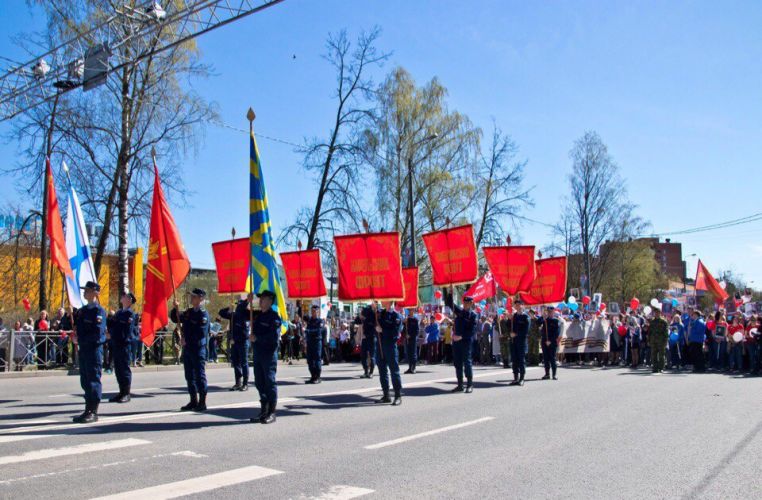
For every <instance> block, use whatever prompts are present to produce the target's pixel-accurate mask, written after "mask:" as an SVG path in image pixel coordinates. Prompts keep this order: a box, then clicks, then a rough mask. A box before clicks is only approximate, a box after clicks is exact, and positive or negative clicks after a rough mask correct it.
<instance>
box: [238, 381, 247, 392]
mask: <svg viewBox="0 0 762 500" xmlns="http://www.w3.org/2000/svg"><path fill="white" fill-rule="evenodd" d="M238 390H239V391H241V392H246V391H248V390H249V380H248V379H243V383H242V384H241V388H240V389H238Z"/></svg>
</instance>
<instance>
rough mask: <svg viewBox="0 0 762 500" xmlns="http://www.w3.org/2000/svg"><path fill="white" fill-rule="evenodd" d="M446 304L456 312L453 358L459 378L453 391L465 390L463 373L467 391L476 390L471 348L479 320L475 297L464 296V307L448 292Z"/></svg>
mask: <svg viewBox="0 0 762 500" xmlns="http://www.w3.org/2000/svg"><path fill="white" fill-rule="evenodd" d="M446 304H447V306H448V307H449V308H450V309H452V311H453V313H454V314H455V325H454V330H453V334H452V360H453V364H454V365H455V376H456V377H457V379H458V385H457V386H455V388H454V389H453V390H452V392H464V389H463V373H464V372H465V375H466V388H465V392H467V393H470V392H473V390H474V373H473V358H472V353H471V350H472V349H473V345H474V343H473V339H474V337H475V336H476V325H477V324H478V322H479V320H478V318H477V317H476V313H475V312H474V311H473V305H474V299H473V298H472V297H469V296H468V295H466V296H465V297H463V307H460V306H458V305H457V304H455V303H454V302H453V299H452V293H449V294H447V296H446Z"/></svg>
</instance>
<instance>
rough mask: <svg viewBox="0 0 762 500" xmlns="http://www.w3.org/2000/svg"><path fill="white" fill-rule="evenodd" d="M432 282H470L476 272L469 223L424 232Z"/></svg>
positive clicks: (477, 273)
mask: <svg viewBox="0 0 762 500" xmlns="http://www.w3.org/2000/svg"><path fill="white" fill-rule="evenodd" d="M423 243H424V244H425V245H426V250H427V251H428V253H429V260H430V261H431V271H432V274H433V281H434V285H437V286H448V285H463V284H466V283H473V282H474V281H476V278H477V277H478V275H479V266H478V262H477V258H476V242H474V228H473V226H472V225H471V224H468V225H465V226H459V227H453V228H448V229H442V230H439V231H434V232H433V233H428V234H424V235H423Z"/></svg>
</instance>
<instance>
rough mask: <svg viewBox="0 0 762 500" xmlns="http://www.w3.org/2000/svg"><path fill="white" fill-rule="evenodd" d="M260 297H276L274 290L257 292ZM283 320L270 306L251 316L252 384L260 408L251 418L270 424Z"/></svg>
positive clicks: (274, 400)
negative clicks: (257, 393)
mask: <svg viewBox="0 0 762 500" xmlns="http://www.w3.org/2000/svg"><path fill="white" fill-rule="evenodd" d="M257 296H258V297H259V299H260V301H261V300H262V298H263V297H269V298H270V299H271V300H275V294H274V293H272V292H270V291H268V290H266V291H264V292H262V293H260V294H258V295H257ZM281 325H282V321H281V318H280V316H279V315H278V313H277V312H275V311H274V310H273V309H267V310H266V311H262V312H260V313H259V314H257V315H256V316H255V317H254V323H253V325H252V328H251V334H252V336H253V337H254V342H253V344H252V345H253V351H254V385H256V387H257V391H259V402H260V407H261V409H262V412H261V413H260V414H259V417H257V418H252V419H250V420H251V421H252V422H257V421H258V422H260V423H263V424H269V423H271V422H274V421H275V408H276V406H277V404H278V386H277V382H276V380H275V373H276V371H277V369H278V344H279V342H280V330H281Z"/></svg>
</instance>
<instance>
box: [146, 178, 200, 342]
mask: <svg viewBox="0 0 762 500" xmlns="http://www.w3.org/2000/svg"><path fill="white" fill-rule="evenodd" d="M153 171H154V182H153V204H152V205H151V229H150V236H149V241H148V263H147V264H146V288H145V299H144V303H143V317H142V320H141V331H140V339H141V340H142V341H143V343H144V344H145V345H147V346H150V345H151V344H153V340H154V336H155V334H156V330H158V329H159V328H161V327H163V326H164V325H166V324H167V323H168V322H169V317H168V315H167V301H168V300H169V298H170V297H171V296H172V294H173V293H174V291H175V289H177V288H178V287H179V286H180V284H181V283H182V282H183V281H184V280H185V278H186V276H188V273H189V272H190V260H188V255H187V254H186V253H185V249H184V248H183V244H182V241H180V233H179V232H178V231H177V226H175V220H174V218H172V214H171V213H170V211H169V205H167V200H166V199H165V198H164V190H163V189H162V188H161V179H159V169H158V168H157V167H156V163H154V165H153Z"/></svg>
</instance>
